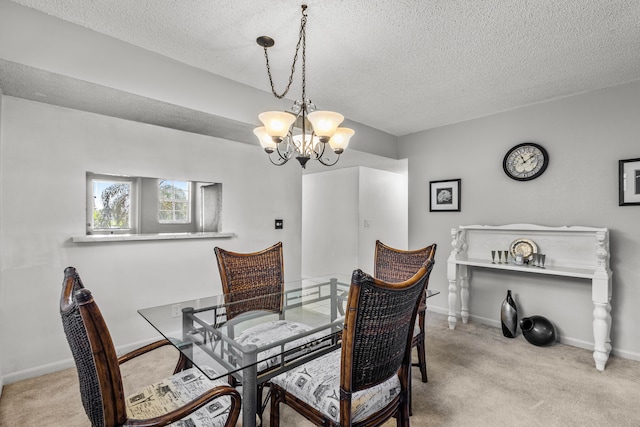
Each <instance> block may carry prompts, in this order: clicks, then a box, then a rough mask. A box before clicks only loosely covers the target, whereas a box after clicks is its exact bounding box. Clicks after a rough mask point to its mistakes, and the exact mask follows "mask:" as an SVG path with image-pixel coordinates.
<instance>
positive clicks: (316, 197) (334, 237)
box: [302, 167, 408, 277]
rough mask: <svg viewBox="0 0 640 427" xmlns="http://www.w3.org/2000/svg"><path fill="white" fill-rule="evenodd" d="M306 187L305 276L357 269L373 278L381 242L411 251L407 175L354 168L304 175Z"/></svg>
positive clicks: (303, 216) (304, 228) (303, 262)
mask: <svg viewBox="0 0 640 427" xmlns="http://www.w3.org/2000/svg"><path fill="white" fill-rule="evenodd" d="M302 182H303V184H302V187H303V190H302V274H303V275H304V276H310V277H312V276H317V275H322V274H327V273H328V272H335V273H343V274H351V273H352V272H353V270H354V269H356V268H360V269H362V270H363V271H365V272H367V273H370V274H373V255H374V248H375V241H376V239H380V240H382V241H383V242H385V243H387V244H389V245H392V246H393V245H395V246H396V247H399V248H406V247H407V228H408V204H407V175H405V174H399V173H393V172H388V171H382V170H377V169H371V168H365V167H355V168H346V169H338V170H331V171H326V172H320V173H314V174H309V175H304V176H303V180H302ZM365 220H366V221H367V222H368V224H369V226H368V227H365Z"/></svg>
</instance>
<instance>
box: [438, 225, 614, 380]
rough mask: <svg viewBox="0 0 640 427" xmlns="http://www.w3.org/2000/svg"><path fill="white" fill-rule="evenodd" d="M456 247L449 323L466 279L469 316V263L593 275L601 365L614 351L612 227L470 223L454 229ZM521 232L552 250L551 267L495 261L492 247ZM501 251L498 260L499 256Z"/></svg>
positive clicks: (464, 311)
mask: <svg viewBox="0 0 640 427" xmlns="http://www.w3.org/2000/svg"><path fill="white" fill-rule="evenodd" d="M451 237H452V242H451V245H452V246H453V250H452V251H451V255H450V256H449V259H448V261H447V278H448V280H449V317H448V321H449V328H450V329H455V327H456V322H457V318H456V313H455V309H456V306H457V289H458V284H460V299H461V313H460V316H461V317H462V322H463V323H467V321H468V320H469V267H480V268H491V269H499V270H508V271H515V272H522V273H527V274H543V275H552V276H561V277H562V276H564V277H577V278H581V279H587V280H590V281H591V290H592V291H591V294H592V298H591V299H592V301H593V305H594V310H593V336H594V342H595V345H594V352H593V359H594V360H595V362H596V368H597V369H598V370H600V371H602V370H604V367H605V365H606V363H607V360H608V359H609V353H610V352H611V338H610V331H611V314H610V313H611V276H612V272H611V269H610V268H609V231H608V229H606V228H593V227H545V226H540V225H534V224H511V225H503V226H489V225H467V226H460V227H458V228H452V229H451ZM518 238H527V239H530V240H532V241H534V242H535V243H536V244H537V245H538V247H539V252H541V253H544V254H545V255H546V261H545V268H540V267H535V266H529V265H516V264H515V263H514V261H513V260H512V259H511V256H510V260H509V263H508V264H497V263H496V264H494V263H492V260H491V250H495V249H508V248H509V245H510V244H511V242H513V241H514V240H515V239H518ZM497 260H498V259H497V257H496V261H497Z"/></svg>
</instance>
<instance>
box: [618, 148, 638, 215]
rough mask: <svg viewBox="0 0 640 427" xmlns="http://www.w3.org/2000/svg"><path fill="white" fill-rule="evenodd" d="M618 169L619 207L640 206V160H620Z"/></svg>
mask: <svg viewBox="0 0 640 427" xmlns="http://www.w3.org/2000/svg"><path fill="white" fill-rule="evenodd" d="M618 169H619V175H618V186H619V194H620V199H619V203H618V205H619V206H630V205H640V159H628V160H620V161H619V162H618Z"/></svg>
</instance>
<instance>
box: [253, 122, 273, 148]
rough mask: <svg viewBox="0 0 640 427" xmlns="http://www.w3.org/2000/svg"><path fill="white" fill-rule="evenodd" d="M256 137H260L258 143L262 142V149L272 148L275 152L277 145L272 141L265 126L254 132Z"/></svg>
mask: <svg viewBox="0 0 640 427" xmlns="http://www.w3.org/2000/svg"><path fill="white" fill-rule="evenodd" d="M253 133H254V134H255V136H257V137H258V141H260V145H261V146H262V148H270V149H272V150H275V148H276V143H275V142H274V141H273V139H271V137H270V136H269V134H268V133H267V129H266V128H265V127H264V126H260V127H257V128H255V129H254V130H253Z"/></svg>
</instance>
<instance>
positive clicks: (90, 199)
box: [87, 172, 222, 234]
mask: <svg viewBox="0 0 640 427" xmlns="http://www.w3.org/2000/svg"><path fill="white" fill-rule="evenodd" d="M221 211H222V184H220V183H213V182H200V181H187V180H175V179H165V178H147V177H136V176H117V175H108V174H96V173H92V172H87V234H152V233H194V232H219V231H220V230H219V228H220V214H221Z"/></svg>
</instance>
